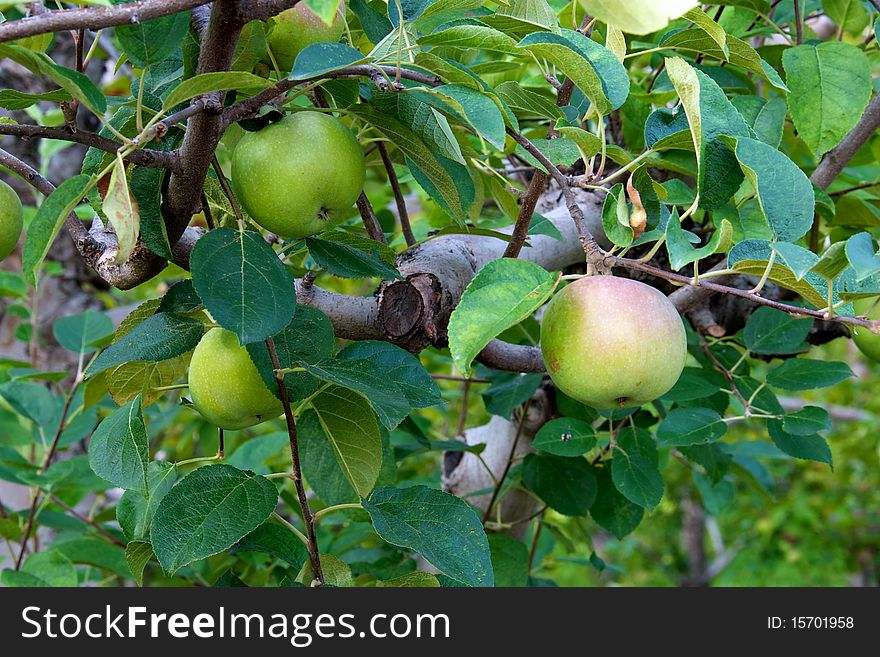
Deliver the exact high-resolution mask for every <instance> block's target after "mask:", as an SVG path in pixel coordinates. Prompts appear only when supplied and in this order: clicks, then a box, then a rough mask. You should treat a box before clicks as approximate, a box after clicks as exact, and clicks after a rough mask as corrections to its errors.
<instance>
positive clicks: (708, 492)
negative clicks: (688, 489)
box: [691, 470, 736, 516]
mask: <svg viewBox="0 0 880 657" xmlns="http://www.w3.org/2000/svg"><path fill="white" fill-rule="evenodd" d="M691 474H692V475H693V478H694V483H695V484H696V486H697V490H698V491H700V497H702V498H703V506H704V507H705V508H706V511H707V512H708V513H709V514H711V515H713V516H717V515H718V514H719V513H721V512H722V511H723V510H724V509H725V508H726V507H727V506H728V505H729V504H730V503H731V502H732V501H733V498H734V495H735V494H736V489H735V488H734V486H733V484H732V483H731V482H729V481H728V480H726V479H721V480H720V481H717V482H714V483H713V482H712V481H710V480H709V479H708V478H707V477H705V476H704V475H703V474H702V473H701V472H699V471H697V470H692V471H691Z"/></svg>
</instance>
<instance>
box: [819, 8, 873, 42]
mask: <svg viewBox="0 0 880 657" xmlns="http://www.w3.org/2000/svg"><path fill="white" fill-rule="evenodd" d="M822 8H823V9H824V10H825V14H826V15H827V16H828V18H830V19H831V20H832V21H834V23H835V24H836V25H838V26H839V27H840V28H842V29H843V30H844V31H845V32H846V33H847V34H852V35H853V36H858V35H860V34H861V33H862V32H863V31H864V29H865V28H866V27H868V23H869V22H870V17H869V15H868V11H867V9H865V6H864V4H863V3H862V2H860V0H822Z"/></svg>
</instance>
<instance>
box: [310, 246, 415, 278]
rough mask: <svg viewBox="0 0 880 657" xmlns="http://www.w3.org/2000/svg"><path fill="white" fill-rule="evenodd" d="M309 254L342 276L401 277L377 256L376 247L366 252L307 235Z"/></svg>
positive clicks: (322, 265)
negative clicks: (370, 251)
mask: <svg viewBox="0 0 880 657" xmlns="http://www.w3.org/2000/svg"><path fill="white" fill-rule="evenodd" d="M306 246H307V247H308V249H309V254H310V255H311V256H312V258H314V260H315V262H316V263H318V265H319V266H321V267H323V268H324V269H326V270H327V271H328V272H330V273H331V274H334V275H335V276H340V277H342V278H373V277H378V278H381V279H382V280H398V279H401V278H403V277H402V276H401V275H400V272H399V271H397V269H396V268H394V267H392V266H391V265H389V264H387V263H386V262H385V261H384V260H382V258H381V257H380V256H379V252H378V250H377V249H373V251H372V253H367V252H365V251H362V250H361V249H358V248H355V247H353V246H349V245H347V244H343V243H342V242H336V241H331V240H323V239H319V238H317V237H307V238H306Z"/></svg>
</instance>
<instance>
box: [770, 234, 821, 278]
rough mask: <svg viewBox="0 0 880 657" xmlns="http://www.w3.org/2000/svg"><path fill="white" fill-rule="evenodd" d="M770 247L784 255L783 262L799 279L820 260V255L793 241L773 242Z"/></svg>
mask: <svg viewBox="0 0 880 657" xmlns="http://www.w3.org/2000/svg"><path fill="white" fill-rule="evenodd" d="M770 248H771V249H773V250H774V251H776V253H777V254H778V255H779V256H781V257H782V261H781V262H783V263H785V265H786V266H787V267H788V268H789V269H790V270H791V273H792V274H794V277H795V279H796V280H798V281H800V280H801V279H803V278H804V276H806V275H807V272H809V271H810V270H811V269H812V268H813V265H815V264H816V263H817V262H819V256H817V255H816V254H815V253H813V252H812V251H810V250H809V249H805V248H804V247H802V246H798V245H797V244H792V243H791V242H772V243H771V244H770Z"/></svg>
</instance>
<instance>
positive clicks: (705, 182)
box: [666, 57, 750, 209]
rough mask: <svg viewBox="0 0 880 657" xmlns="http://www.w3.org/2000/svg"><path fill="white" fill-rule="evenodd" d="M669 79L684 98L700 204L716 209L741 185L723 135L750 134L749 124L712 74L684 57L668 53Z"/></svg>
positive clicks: (683, 102) (740, 135)
mask: <svg viewBox="0 0 880 657" xmlns="http://www.w3.org/2000/svg"><path fill="white" fill-rule="evenodd" d="M666 70H667V72H668V74H669V79H670V81H671V82H672V84H673V86H674V87H675V90H676V92H677V93H678V95H679V97H680V98H681V103H682V106H683V107H684V110H685V113H686V114H687V119H688V124H689V126H690V130H691V138H692V140H693V142H694V147H695V150H696V154H697V170H698V181H697V192H698V194H699V198H700V206H701V207H704V208H707V209H713V208H716V207H719V206H720V205H722V204H723V203H725V202H726V201H727V200H728V199H729V198H730V197H731V196H733V194H734V192H736V190H737V189H738V188H739V186H740V183H741V182H742V177H741V176H740V174H739V172H738V171H736V169H735V167H734V164H735V161H736V160H735V158H734V156H733V154H732V153H731V151H730V148H729V147H728V146H727V145H726V144H725V143H723V142H722V141H720V140H719V137H721V136H722V135H729V136H739V137H748V136H749V134H750V133H749V127H748V125H746V122H745V121H744V120H743V118H742V116H740V114H739V112H737V111H736V108H735V107H734V106H733V105H732V104H731V102H730V101H729V100H728V99H727V96H725V94H724V91H723V90H722V89H721V87H719V86H718V84H717V83H716V82H715V81H714V80H712V78H710V77H709V76H708V75H706V74H705V73H703V72H702V71H699V70H697V69H695V68H693V67H692V66H691V65H690V64H688V63H687V62H685V61H684V60H683V59H681V58H680V57H667V58H666Z"/></svg>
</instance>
